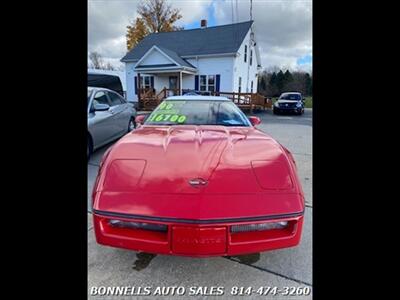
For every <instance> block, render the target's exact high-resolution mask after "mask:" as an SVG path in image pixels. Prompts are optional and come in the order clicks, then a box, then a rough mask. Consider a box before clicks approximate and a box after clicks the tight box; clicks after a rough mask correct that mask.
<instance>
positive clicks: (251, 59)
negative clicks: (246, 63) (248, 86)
mask: <svg viewBox="0 0 400 300" xmlns="http://www.w3.org/2000/svg"><path fill="white" fill-rule="evenodd" d="M252 63H253V50H250V66H251V64H252Z"/></svg>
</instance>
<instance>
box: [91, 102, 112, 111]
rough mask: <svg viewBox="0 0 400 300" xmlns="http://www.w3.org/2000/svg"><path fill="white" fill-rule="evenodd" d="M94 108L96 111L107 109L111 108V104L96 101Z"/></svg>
mask: <svg viewBox="0 0 400 300" xmlns="http://www.w3.org/2000/svg"><path fill="white" fill-rule="evenodd" d="M93 108H94V110H95V111H106V110H109V109H110V105H108V104H103V103H96V104H95V105H93Z"/></svg>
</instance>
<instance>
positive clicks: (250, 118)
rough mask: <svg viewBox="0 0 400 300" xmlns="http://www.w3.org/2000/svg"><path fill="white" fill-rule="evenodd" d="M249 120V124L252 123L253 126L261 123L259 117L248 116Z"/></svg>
mask: <svg viewBox="0 0 400 300" xmlns="http://www.w3.org/2000/svg"><path fill="white" fill-rule="evenodd" d="M249 120H250V123H251V125H253V126H256V125H258V124H260V123H261V119H260V118H259V117H255V116H250V117H249Z"/></svg>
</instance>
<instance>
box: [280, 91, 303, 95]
mask: <svg viewBox="0 0 400 300" xmlns="http://www.w3.org/2000/svg"><path fill="white" fill-rule="evenodd" d="M286 94H299V95H301V93H299V92H284V93H282V94H281V95H286Z"/></svg>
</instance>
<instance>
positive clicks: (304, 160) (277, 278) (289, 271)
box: [87, 109, 312, 299]
mask: <svg viewBox="0 0 400 300" xmlns="http://www.w3.org/2000/svg"><path fill="white" fill-rule="evenodd" d="M255 115H257V116H259V117H260V118H261V119H262V124H260V125H259V126H258V127H259V128H260V129H261V130H263V131H265V132H266V133H268V134H270V135H271V136H272V137H274V138H275V139H276V140H277V141H279V142H280V143H281V144H282V145H284V146H285V147H286V148H288V149H289V150H290V151H291V152H292V153H293V156H294V158H295V160H296V163H297V166H298V172H299V174H298V175H299V178H300V180H301V183H302V186H303V190H304V193H305V196H306V211H305V222H304V226H303V235H302V239H301V243H300V245H299V246H298V247H295V248H288V249H283V250H274V251H269V252H264V253H261V254H254V255H248V256H243V257H230V258H223V257H217V258H185V257H174V256H165V255H157V256H151V255H147V254H139V255H137V253H136V252H133V251H128V250H122V249H115V248H110V247H104V246H99V245H97V243H96V241H95V238H94V234H93V228H92V218H91V214H90V206H91V205H90V194H91V190H92V187H93V182H94V180H95V176H96V174H97V170H98V165H99V162H100V159H101V157H102V155H103V153H104V152H105V151H106V150H107V148H108V147H109V146H110V145H108V146H105V147H103V148H101V149H99V150H98V151H96V152H95V153H94V154H93V156H92V157H91V159H90V161H89V163H88V199H87V201H88V210H89V212H88V288H89V291H90V289H91V288H92V287H100V286H105V287H113V286H116V287H117V286H130V287H133V286H134V287H152V290H154V289H155V288H156V287H157V286H161V287H174V286H175V287H176V286H183V287H185V288H186V290H189V288H190V287H203V288H204V287H208V288H211V287H224V294H223V295H222V296H208V297H207V298H208V299H231V298H232V295H231V293H230V292H231V288H232V287H235V286H236V287H244V288H247V287H253V288H255V289H258V288H260V287H275V286H276V287H277V288H278V289H280V290H282V289H283V288H285V287H289V288H290V287H311V289H312V109H306V112H305V114H304V115H302V116H296V115H293V116H291V115H290V116H286V115H285V116H284V115H278V116H276V115H273V114H272V112H271V111H267V112H260V113H256V114H255ZM89 291H88V295H89ZM203 291H204V290H203ZM205 297H206V296H205V295H203V296H198V297H194V298H196V299H203V298H205ZM241 297H246V298H255V299H261V298H263V299H288V296H279V295H275V296H272V295H268V296H259V295H258V294H253V295H251V296H241ZM289 297H290V298H291V299H312V295H308V296H289ZM89 298H90V299H144V298H149V297H146V296H142V297H140V296H136V297H135V296H134V297H132V296H130V297H126V298H124V297H122V296H119V297H114V298H112V297H109V296H90V297H89ZM159 298H162V299H168V298H172V297H171V296H159ZM181 298H182V299H183V298H188V297H187V294H186V296H181ZM190 298H192V297H190Z"/></svg>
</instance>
